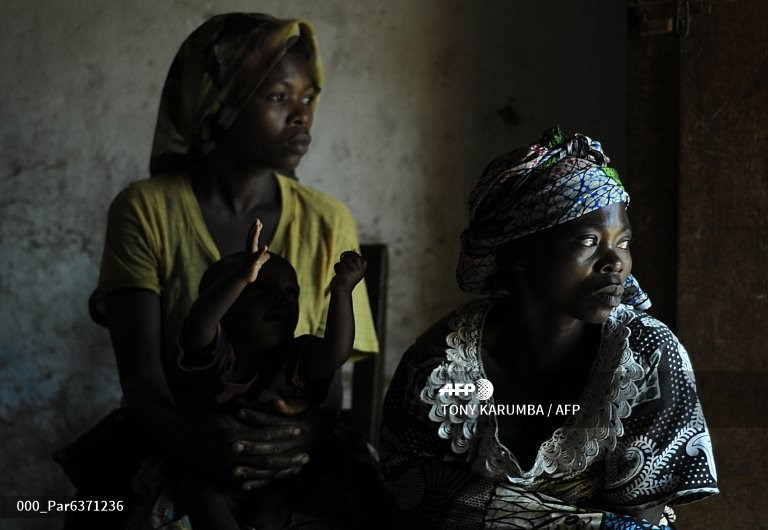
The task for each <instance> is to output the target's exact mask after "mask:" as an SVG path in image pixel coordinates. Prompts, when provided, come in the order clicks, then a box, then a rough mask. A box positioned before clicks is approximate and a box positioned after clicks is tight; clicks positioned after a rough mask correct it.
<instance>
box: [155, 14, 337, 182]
mask: <svg viewBox="0 0 768 530" xmlns="http://www.w3.org/2000/svg"><path fill="white" fill-rule="evenodd" d="M298 44H300V45H301V47H300V48H298V49H299V51H300V52H303V53H305V55H306V57H307V61H308V63H309V68H310V71H311V72H312V76H313V81H314V82H315V84H316V85H317V87H318V89H320V87H321V86H322V82H323V67H322V63H321V60H320V54H319V51H318V46H317V39H316V38H315V33H314V30H313V29H312V27H311V26H310V25H309V23H307V22H304V21H302V20H280V19H276V18H273V17H271V16H269V15H263V14H256V13H230V14H223V15H216V16H214V17H212V18H210V19H208V20H207V21H206V22H204V23H203V24H202V25H201V26H200V27H198V28H197V29H196V30H195V31H193V32H192V34H191V35H190V36H189V37H187V39H186V40H185V41H184V43H183V44H182V45H181V47H180V48H179V51H178V52H177V54H176V57H175V58H174V60H173V63H172V64H171V68H170V71H169V72H168V76H167V78H166V80H165V86H164V87H163V93H162V96H161V99H160V108H159V110H158V116H157V126H156V127H155V137H154V141H153V144H152V156H151V159H150V172H151V173H152V174H153V175H155V174H157V173H160V172H163V171H169V170H179V169H186V168H187V167H189V165H190V163H191V162H192V160H193V159H194V158H195V157H198V156H201V155H205V154H208V153H210V152H211V151H212V150H213V148H214V147H215V146H216V141H217V139H218V137H219V135H220V134H221V133H222V132H224V131H226V130H227V129H228V128H229V127H230V125H232V123H233V122H234V121H235V118H237V116H238V114H239V112H240V110H241V109H242V108H243V107H244V106H245V105H246V104H247V103H248V101H249V100H250V98H251V96H253V94H254V93H255V92H256V90H257V89H258V87H259V86H260V85H261V83H262V82H263V81H264V79H265V78H266V77H267V76H268V75H269V73H270V72H271V71H272V69H273V68H274V67H275V65H276V64H277V63H278V62H280V60H281V59H282V58H283V56H284V55H285V54H286V52H287V51H288V50H289V49H291V48H292V47H294V46H297V45H298Z"/></svg>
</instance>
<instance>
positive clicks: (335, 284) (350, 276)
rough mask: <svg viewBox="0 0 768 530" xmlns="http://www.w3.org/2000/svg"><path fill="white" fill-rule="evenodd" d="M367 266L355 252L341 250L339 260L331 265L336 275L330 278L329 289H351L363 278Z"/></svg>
mask: <svg viewBox="0 0 768 530" xmlns="http://www.w3.org/2000/svg"><path fill="white" fill-rule="evenodd" d="M367 266H368V262H366V261H365V260H364V259H363V257H362V256H361V255H360V254H358V253H357V252H355V251H353V250H347V251H346V252H342V253H341V258H340V259H339V262H338V263H337V264H336V265H334V266H333V270H334V271H336V275H335V276H334V277H333V280H331V289H332V290H346V291H351V290H352V289H353V288H354V287H355V285H357V284H358V283H360V280H362V279H363V276H364V275H365V268H366V267H367Z"/></svg>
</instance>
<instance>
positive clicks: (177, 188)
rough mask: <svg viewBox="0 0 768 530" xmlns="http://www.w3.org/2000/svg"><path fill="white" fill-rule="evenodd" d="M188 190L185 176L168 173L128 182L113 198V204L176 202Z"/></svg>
mask: <svg viewBox="0 0 768 530" xmlns="http://www.w3.org/2000/svg"><path fill="white" fill-rule="evenodd" d="M188 189H190V188H189V181H188V179H187V177H186V175H184V174H181V173H168V174H163V175H160V176H156V177H152V178H145V179H140V180H134V181H132V182H129V183H128V184H127V185H126V186H125V187H124V188H123V190H122V191H121V192H120V193H119V194H118V195H117V197H116V198H115V202H120V201H121V200H122V201H129V202H134V203H135V202H153V203H154V202H170V203H174V202H178V201H179V198H180V197H181V196H183V194H184V193H185V191H186V190H188Z"/></svg>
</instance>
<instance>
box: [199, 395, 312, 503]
mask: <svg viewBox="0 0 768 530" xmlns="http://www.w3.org/2000/svg"><path fill="white" fill-rule="evenodd" d="M283 404H286V402H283ZM286 405H287V406H288V407H289V408H290V410H291V412H294V413H295V412H297V411H296V406H295V405H288V404H286ZM276 408H277V409H278V410H279V409H280V408H281V406H276ZM286 412H287V410H286ZM194 421H195V423H196V429H195V434H194V441H193V443H192V444H191V449H192V451H191V453H192V454H190V455H189V459H190V461H192V462H194V464H195V465H196V466H197V467H199V468H202V469H203V470H204V471H205V472H207V473H208V474H210V475H212V476H214V477H215V478H218V479H220V480H224V481H226V482H230V483H235V484H239V486H240V489H242V490H252V489H255V488H260V487H263V486H266V485H267V484H269V483H270V482H272V481H273V480H279V479H281V478H285V477H288V476H291V475H295V474H296V473H298V472H299V471H301V468H302V466H303V465H304V464H306V463H307V462H309V452H310V450H311V449H312V448H313V447H314V446H315V445H316V444H317V443H318V441H319V440H320V437H321V435H322V431H323V425H324V424H325V414H324V413H323V412H322V411H321V410H320V409H319V408H318V407H312V408H310V409H307V410H305V411H303V412H301V413H297V414H296V415H294V416H290V417H283V416H280V415H278V414H266V413H263V412H257V411H255V410H250V409H241V410H240V411H238V413H237V417H233V416H232V415H230V414H208V415H201V416H198V417H197V418H196V419H195V420H194Z"/></svg>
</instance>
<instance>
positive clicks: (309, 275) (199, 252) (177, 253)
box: [93, 174, 379, 367]
mask: <svg viewBox="0 0 768 530" xmlns="http://www.w3.org/2000/svg"><path fill="white" fill-rule="evenodd" d="M277 179H278V183H279V185H280V194H281V201H282V212H281V214H280V220H279V222H278V225H277V229H276V232H275V236H274V238H273V240H272V241H271V242H270V245H269V250H270V251H271V252H274V253H276V254H279V255H281V256H283V257H284V258H285V259H287V260H288V261H289V262H290V263H291V264H292V265H293V266H294V267H295V268H296V273H297V276H298V280H299V286H300V287H301V296H300V298H299V305H300V315H299V323H298V325H297V327H296V334H297V335H302V334H305V333H309V334H313V335H318V336H322V335H323V331H324V329H325V319H326V313H327V309H328V301H329V299H330V292H329V289H328V286H329V283H330V281H331V278H332V277H333V274H334V272H333V266H334V264H335V263H336V262H337V261H338V259H339V256H340V254H341V253H342V252H343V251H344V250H350V249H355V250H359V244H358V239H357V228H356V226H355V221H354V219H353V218H352V215H351V213H350V212H349V209H348V208H347V207H346V206H345V205H344V204H343V203H342V202H341V201H339V200H337V199H335V198H333V197H331V196H330V195H327V194H325V193H323V192H320V191H318V190H315V189H313V188H310V187H308V186H304V185H302V184H300V183H299V182H297V181H295V180H293V179H289V178H286V177H283V176H281V175H278V176H277ZM220 258H221V256H220V253H219V250H218V248H217V247H216V244H215V243H214V241H213V238H212V237H211V235H210V233H209V232H208V228H207V227H206V225H205V222H204V220H203V216H202V213H201V211H200V206H199V204H198V202H197V198H196V197H195V195H194V192H193V190H192V186H191V184H190V181H189V178H188V177H187V176H186V175H184V174H170V175H162V176H159V177H155V178H151V179H147V180H141V181H138V182H134V183H132V184H130V185H129V186H128V187H127V188H126V189H124V190H123V191H122V192H121V193H120V194H119V195H118V196H117V197H116V198H115V200H114V201H113V202H112V205H111V206H110V208H109V219H108V223H107V236H106V242H105V246H104V255H103V257H102V263H101V276H100V278H99V285H98V288H97V290H96V293H95V294H94V297H93V301H94V304H95V309H96V310H97V311H98V310H99V309H100V308H103V299H104V295H105V294H106V293H108V292H111V291H117V290H120V289H131V288H133V289H147V290H150V291H152V292H154V293H157V294H158V295H159V296H160V298H161V300H162V311H163V319H164V320H163V356H164V362H165V363H168V362H174V361H175V356H176V352H177V350H176V344H177V341H178V337H179V333H180V332H181V325H182V323H183V322H184V319H185V318H186V316H187V312H188V311H189V307H190V306H191V305H192V302H193V301H194V300H195V298H196V297H197V294H198V284H199V282H200V278H201V277H202V275H203V272H205V270H206V269H207V268H208V267H209V266H210V265H211V264H213V263H214V262H216V261H217V260H219V259H220ZM352 297H353V302H354V310H355V344H354V348H355V350H358V351H361V352H376V351H378V348H379V345H378V341H377V339H376V332H375V330H374V326H373V319H372V317H371V310H370V305H369V302H368V291H367V290H366V287H365V284H364V282H361V283H360V284H358V285H357V287H355V290H354V291H353V293H352ZM167 366H168V364H166V367H167Z"/></svg>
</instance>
